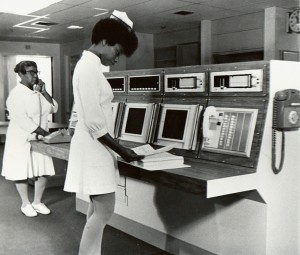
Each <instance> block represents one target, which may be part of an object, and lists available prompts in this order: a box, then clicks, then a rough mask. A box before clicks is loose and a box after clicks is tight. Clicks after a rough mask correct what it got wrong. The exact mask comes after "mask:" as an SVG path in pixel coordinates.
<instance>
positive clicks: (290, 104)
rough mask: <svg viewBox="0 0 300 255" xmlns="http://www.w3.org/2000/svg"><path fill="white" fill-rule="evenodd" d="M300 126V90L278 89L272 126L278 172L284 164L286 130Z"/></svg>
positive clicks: (276, 171) (274, 160) (274, 158)
mask: <svg viewBox="0 0 300 255" xmlns="http://www.w3.org/2000/svg"><path fill="white" fill-rule="evenodd" d="M299 128H300V92H299V91H298V90H295V89H286V90H281V91H277V92H276V93H275V96H274V101H273V126H272V169H273V172H274V173H275V174H278V173H279V172H280V171H281V169H282V166H283V162H284V156H285V155H284V154H285V134H284V132H285V131H291V130H297V129H299ZM277 131H281V135H282V139H281V158H280V163H279V167H278V168H277V167H276V138H277Z"/></svg>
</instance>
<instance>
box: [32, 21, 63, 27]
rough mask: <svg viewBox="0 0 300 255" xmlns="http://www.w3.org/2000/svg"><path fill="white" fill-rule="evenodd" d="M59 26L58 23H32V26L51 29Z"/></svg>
mask: <svg viewBox="0 0 300 255" xmlns="http://www.w3.org/2000/svg"><path fill="white" fill-rule="evenodd" d="M57 24H58V23H54V22H44V21H37V22H34V23H32V24H31V25H36V26H43V27H51V26H54V25H57Z"/></svg>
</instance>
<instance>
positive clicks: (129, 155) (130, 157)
mask: <svg viewBox="0 0 300 255" xmlns="http://www.w3.org/2000/svg"><path fill="white" fill-rule="evenodd" d="M120 156H121V157H122V158H123V159H124V160H125V161H126V162H132V161H138V160H141V159H143V158H144V156H141V155H138V154H136V153H135V152H134V151H133V150H131V149H128V148H125V147H123V149H122V150H121V151H120Z"/></svg>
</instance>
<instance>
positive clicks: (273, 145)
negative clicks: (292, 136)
mask: <svg viewBox="0 0 300 255" xmlns="http://www.w3.org/2000/svg"><path fill="white" fill-rule="evenodd" d="M276 122H277V100H276V99H274V102H273V127H272V170H273V172H274V173H275V174H278V173H279V172H280V171H281V169H282V166H283V162H284V156H285V134H284V131H282V132H281V157H280V163H279V167H278V168H277V167H276V137H277V130H276Z"/></svg>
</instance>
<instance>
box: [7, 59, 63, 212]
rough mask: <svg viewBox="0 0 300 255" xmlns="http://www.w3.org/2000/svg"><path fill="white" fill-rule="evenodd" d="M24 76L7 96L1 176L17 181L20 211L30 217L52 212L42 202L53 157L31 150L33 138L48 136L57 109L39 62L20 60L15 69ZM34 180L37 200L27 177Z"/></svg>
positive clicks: (20, 75) (51, 172) (51, 169)
mask: <svg viewBox="0 0 300 255" xmlns="http://www.w3.org/2000/svg"><path fill="white" fill-rule="evenodd" d="M14 71H15V72H16V73H18V75H19V77H20V78H21V81H20V83H19V84H18V85H17V86H16V87H14V88H13V89H12V90H11V92H10V93H9V96H8V98H7V101H6V104H7V109H8V111H9V115H10V122H9V125H8V129H7V134H6V142H5V149H4V156H3V167H2V173H1V174H2V175H3V176H4V177H5V178H6V179H7V180H12V181H15V183H16V187H17V191H18V193H19V195H20V197H21V200H22V206H21V211H22V212H23V213H24V214H25V215H26V216H28V217H34V216H37V213H41V214H49V213H50V210H49V209H48V207H47V206H46V205H45V204H43V203H42V202H41V199H42V196H43V193H44V190H45V187H46V184H47V178H46V176H49V175H54V174H55V172H54V167H53V162H52V158H51V157H48V156H44V155H42V154H40V153H36V152H33V151H31V144H30V141H31V140H36V139H38V135H40V136H46V135H48V134H49V132H48V116H49V114H52V113H55V112H56V111H57V108H58V106H57V103H56V101H55V100H53V99H52V97H51V96H50V95H49V94H48V93H47V91H46V90H45V83H44V82H42V80H40V79H39V78H38V70H37V65H36V63H35V62H33V61H21V62H20V63H18V64H17V65H16V67H15V69H14ZM30 178H32V179H33V180H34V181H35V191H34V201H33V203H32V204H31V203H30V201H29V198H28V183H27V181H28V179H30Z"/></svg>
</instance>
